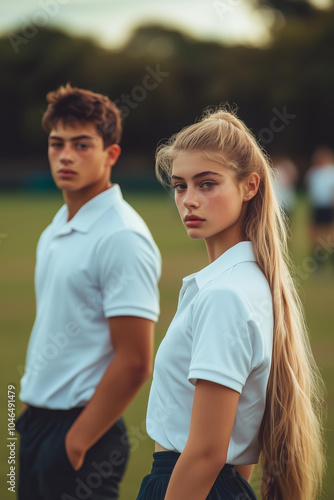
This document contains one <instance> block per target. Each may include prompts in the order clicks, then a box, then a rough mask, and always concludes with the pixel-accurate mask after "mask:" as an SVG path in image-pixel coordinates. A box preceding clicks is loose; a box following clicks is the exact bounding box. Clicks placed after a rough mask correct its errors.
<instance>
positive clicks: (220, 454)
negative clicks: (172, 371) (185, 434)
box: [165, 380, 239, 500]
mask: <svg viewBox="0 0 334 500" xmlns="http://www.w3.org/2000/svg"><path fill="white" fill-rule="evenodd" d="M238 401H239V393H238V392H236V391H234V390H232V389H229V388H228V387H225V386H222V385H219V384H216V383H214V382H209V381H206V380H198V381H197V384H196V388H195V395H194V402H193V408H192V413H191V422H190V432H189V438H188V441H187V444H186V446H185V448H184V450H183V452H182V453H181V456H180V458H179V459H178V461H177V463H176V466H175V468H174V471H173V473H172V476H171V479H170V482H169V486H168V489H167V493H166V496H165V500H184V499H185V498H191V499H192V500H205V498H206V497H207V495H208V494H209V492H210V490H211V488H212V486H213V483H214V482H215V480H216V478H217V476H218V474H219V472H220V470H221V469H222V467H223V466H224V465H225V463H226V457H227V449H228V445H229V442H230V438H231V434H232V428H233V423H234V419H235V414H236V411H237V405H238Z"/></svg>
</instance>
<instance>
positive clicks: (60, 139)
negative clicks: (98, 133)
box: [49, 135, 94, 142]
mask: <svg viewBox="0 0 334 500" xmlns="http://www.w3.org/2000/svg"><path fill="white" fill-rule="evenodd" d="M50 139H53V140H56V141H63V140H64V139H63V138H62V137H57V136H56V135H50V136H49V140H50ZM80 139H89V140H91V141H93V140H94V139H93V137H92V136H91V135H77V136H76V137H72V138H71V139H70V141H72V142H73V141H78V140H80Z"/></svg>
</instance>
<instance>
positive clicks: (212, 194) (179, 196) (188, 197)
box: [172, 151, 256, 258]
mask: <svg viewBox="0 0 334 500" xmlns="http://www.w3.org/2000/svg"><path fill="white" fill-rule="evenodd" d="M251 175H252V174H251ZM255 175H256V174H255ZM172 182H173V187H174V190H175V202H176V205H177V208H178V211H179V213H180V216H181V219H182V221H183V223H184V225H185V227H186V230H187V232H188V235H189V236H190V237H191V238H204V239H205V241H206V244H207V246H208V250H209V249H210V247H211V248H212V249H214V253H215V254H217V252H218V253H219V255H220V254H221V253H223V252H224V251H225V250H227V249H228V248H230V247H231V246H233V245H235V244H236V243H239V242H240V241H242V239H243V221H244V216H245V213H246V208H247V206H246V205H247V200H249V199H250V198H251V197H252V196H249V191H250V190H249V186H248V182H247V179H245V180H244V181H241V182H237V181H236V179H235V174H234V172H233V171H232V170H231V169H229V168H227V167H224V166H223V165H222V164H220V163H217V162H215V161H212V160H208V159H207V158H205V156H204V155H203V154H202V153H201V152H200V151H193V152H180V153H178V154H177V155H176V157H175V160H174V162H173V167H172ZM253 196H254V195H253ZM209 253H210V252H209ZM217 256H218V255H216V257H217ZM216 257H215V258H216Z"/></svg>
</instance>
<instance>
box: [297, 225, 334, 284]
mask: <svg viewBox="0 0 334 500" xmlns="http://www.w3.org/2000/svg"><path fill="white" fill-rule="evenodd" d="M316 241H317V243H318V244H317V246H316V247H315V248H314V250H313V254H312V256H309V257H305V259H304V260H303V262H302V265H301V266H296V268H295V272H296V274H297V276H298V277H299V278H301V279H303V280H306V279H308V278H309V277H310V275H311V274H313V273H315V272H316V271H317V270H318V269H319V265H323V264H324V263H325V262H326V260H328V259H329V258H330V256H331V255H332V254H333V253H334V240H333V239H332V238H331V235H330V234H329V235H328V236H327V240H324V239H323V238H321V237H318V238H317V239H316Z"/></svg>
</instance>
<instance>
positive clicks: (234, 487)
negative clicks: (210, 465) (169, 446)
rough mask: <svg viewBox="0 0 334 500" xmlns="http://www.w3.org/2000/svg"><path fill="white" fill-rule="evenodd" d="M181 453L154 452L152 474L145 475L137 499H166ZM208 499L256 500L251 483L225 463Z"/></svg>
mask: <svg viewBox="0 0 334 500" xmlns="http://www.w3.org/2000/svg"><path fill="white" fill-rule="evenodd" d="M179 456H180V453H175V452H174V451H159V452H158V453H154V454H153V458H154V461H153V466H152V471H151V474H149V475H148V476H145V477H144V479H143V482H142V484H141V487H140V491H139V494H138V497H137V500H164V498H165V495H166V491H167V486H168V483H169V480H170V477H171V475H172V472H173V469H174V466H175V464H176V462H177V459H178V458H179ZM206 500H256V496H255V493H254V491H253V490H252V488H251V487H250V485H249V483H248V482H247V481H245V479H244V478H243V477H242V476H241V474H239V472H237V471H236V470H235V469H234V466H233V465H225V466H224V467H223V469H222V470H221V471H220V473H219V474H218V477H217V479H216V481H215V483H214V485H213V486H212V488H211V491H210V493H209V495H208V496H207V499H206Z"/></svg>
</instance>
